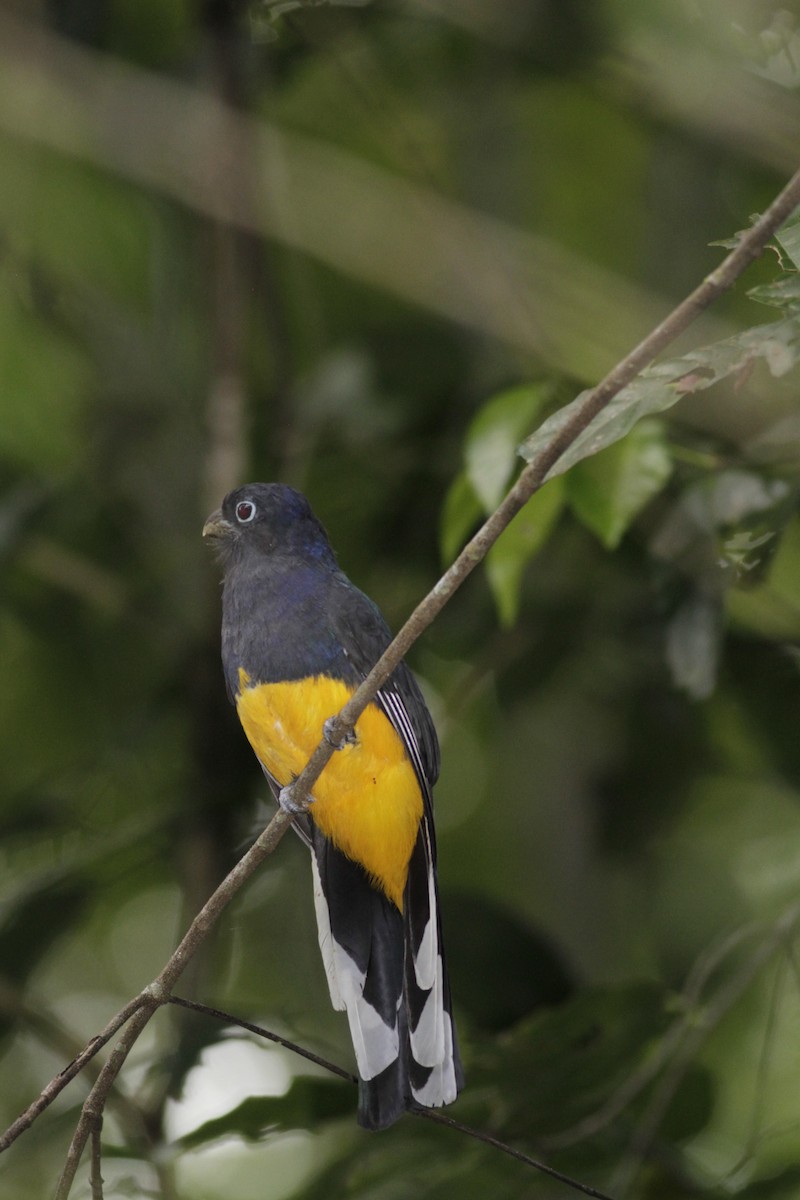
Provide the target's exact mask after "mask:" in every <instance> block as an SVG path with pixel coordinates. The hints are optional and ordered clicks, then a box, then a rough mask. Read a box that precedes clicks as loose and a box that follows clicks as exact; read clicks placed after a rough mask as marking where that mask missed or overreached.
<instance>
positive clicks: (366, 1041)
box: [203, 483, 463, 1129]
mask: <svg viewBox="0 0 800 1200" xmlns="http://www.w3.org/2000/svg"><path fill="white" fill-rule="evenodd" d="M203 536H204V537H205V538H208V539H210V540H211V541H212V542H213V544H214V545H215V547H217V548H218V550H219V552H220V557H221V560H222V563H223V568H224V584H223V593H222V660H223V667H224V672H225V680H226V683H227V687H228V692H229V695H230V697H231V699H232V701H233V703H234V704H235V705H236V710H237V712H238V715H239V719H240V721H241V723H242V727H243V729H244V732H245V734H246V735H247V738H248V740H249V742H250V745H251V746H252V748H253V750H254V751H255V753H256V756H257V758H258V760H259V762H260V764H261V766H262V768H263V771H264V774H265V775H266V777H267V781H268V783H269V786H270V788H271V790H272V792H273V794H274V795H275V797H276V799H277V800H278V802H279V803H281V802H283V804H284V806H285V807H287V808H288V809H289V811H291V812H292V814H293V820H294V827H295V829H296V830H297V832H298V833H299V834H300V836H301V837H302V838H303V839H304V841H305V842H306V843H307V844H308V846H309V847H310V849H311V851H312V854H311V861H312V868H313V882H314V901H315V907H316V916H317V925H318V930H319V944H320V949H321V951H322V958H323V962H324V965H325V972H326V975H327V979H328V986H329V988H330V994H331V1000H332V1002H333V1005H334V1007H335V1008H337V1009H344V1010H345V1011H346V1012H347V1017H348V1021H349V1025H350V1033H351V1036H352V1040H353V1047H354V1050H355V1057H356V1063H357V1066H358V1074H359V1078H360V1087H359V1106H358V1120H359V1123H360V1124H361V1125H363V1126H364V1127H365V1128H367V1129H383V1128H385V1127H386V1126H387V1125H390V1124H391V1123H392V1122H393V1121H395V1120H397V1118H398V1117H399V1116H400V1115H401V1114H402V1113H403V1112H404V1111H405V1110H406V1109H408V1108H414V1107H416V1106H420V1105H421V1106H425V1107H428V1106H436V1105H442V1104H449V1103H450V1102H451V1101H452V1100H454V1099H455V1098H456V1095H457V1094H458V1092H459V1090H460V1088H461V1087H462V1085H463V1074H462V1069H461V1063H460V1059H459V1053H458V1045H457V1041H456V1033H455V1027H454V1024H453V1016H452V1011H451V1003H450V986H449V982H448V977H447V971H446V967H445V959H444V950H443V946H442V931H441V923H440V919H439V905H438V895H437V883H436V843H435V838H434V828H433V808H432V798H431V790H432V788H433V785H434V783H435V782H436V778H437V775H438V772H439V745H438V741H437V738H436V732H435V730H434V727H433V722H432V720H431V717H430V713H429V712H428V709H427V707H426V705H425V701H424V700H423V698H422V694H421V692H420V689H419V686H418V684H417V682H416V680H415V679H414V676H413V675H412V674H411V672H410V670H409V669H408V667H406V665H405V664H404V663H401V664H400V666H399V667H397V668H396V670H395V671H394V672H393V674H392V675H391V676H390V677H389V679H388V680H387V682H386V683H385V684H384V685H383V687H382V688H381V689H380V690H379V692H378V693H377V695H376V697H375V700H374V701H373V702H372V703H370V704H369V705H368V706H367V708H366V709H365V710H364V712H363V713H362V715H361V717H360V718H359V719H358V721H357V723H356V726H355V729H354V731H353V733H352V735H351V736H350V737H349V738H348V739H346V740H345V741H344V742H343V743H342V744H341V745H340V746H339V748H337V749H336V750H335V751H334V753H333V755H332V757H331V759H330V761H329V762H328V764H327V766H326V767H325V770H324V771H323V773H322V774H321V775H320V777H319V779H318V780H317V782H316V783H315V785H314V787H313V789H312V795H311V797H310V804H309V806H308V809H307V810H305V811H303V812H298V811H297V806H296V805H292V802H291V800H290V796H289V793H288V792H284V791H283V789H285V788H287V787H288V785H290V784H291V783H292V782H293V780H294V779H295V778H296V777H297V776H298V775H299V774H300V772H301V771H302V769H303V767H304V766H305V764H306V762H307V761H308V759H309V758H310V756H311V754H312V752H313V751H314V749H315V748H316V746H317V744H318V743H319V741H320V739H321V738H322V737H323V735H324V734H325V733H326V723H327V722H328V721H329V719H330V718H331V717H333V716H335V714H336V713H338V711H339V710H340V709H341V708H342V706H343V705H344V704H345V703H346V701H347V700H348V698H349V697H350V696H351V695H352V693H353V692H354V691H355V689H356V688H357V687H358V685H359V684H360V683H361V681H362V680H363V679H364V677H365V676H366V675H367V674H368V672H369V671H370V669H371V668H372V666H373V665H374V664H375V662H376V661H377V659H378V658H379V657H380V655H381V654H382V652H383V651H384V650H385V649H386V647H387V646H388V644H389V642H390V640H391V635H390V633H389V629H388V627H387V625H386V623H385V621H384V619H383V617H382V616H381V614H380V612H379V610H378V608H377V606H376V605H375V604H374V603H373V602H372V601H371V600H370V599H368V598H367V596H365V595H364V593H363V592H361V591H359V589H358V588H357V587H355V585H354V584H353V583H351V582H350V580H349V579H348V578H347V576H346V575H345V574H344V572H343V571H342V570H341V569H340V568H339V565H338V563H337V561H336V557H335V555H334V553H333V550H332V549H331V545H330V542H329V540H328V536H327V534H326V532H325V530H324V528H323V527H322V525H321V524H320V522H319V521H318V520H317V518H316V516H315V515H314V513H313V512H312V510H311V507H310V506H309V503H308V501H307V500H306V499H305V497H304V496H302V495H301V494H300V493H299V492H297V491H295V490H294V489H293V488H291V487H288V486H286V485H284V484H280V483H253V484H248V485H246V486H244V487H240V488H237V489H236V490H235V491H233V492H231V493H230V494H229V495H228V496H226V497H225V499H224V501H223V503H222V507H221V508H220V509H218V510H217V511H216V512H214V513H212V514H211V516H210V517H209V518H208V521H207V522H206V524H205V527H204V529H203ZM282 793H283V794H282Z"/></svg>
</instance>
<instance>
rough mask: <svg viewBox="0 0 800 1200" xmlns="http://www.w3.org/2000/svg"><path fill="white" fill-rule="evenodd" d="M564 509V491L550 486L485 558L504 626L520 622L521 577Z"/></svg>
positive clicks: (528, 504) (507, 530)
mask: <svg viewBox="0 0 800 1200" xmlns="http://www.w3.org/2000/svg"><path fill="white" fill-rule="evenodd" d="M563 506H564V488H563V486H561V484H560V483H555V485H554V484H553V483H549V484H548V485H547V487H544V488H542V490H541V491H540V492H537V493H536V495H534V496H532V497H531V499H530V500H529V501H528V503H527V504H526V505H525V507H524V508H523V509H522V510H521V511H520V512H518V513H517V515H516V516H515V517H514V519H513V521H512V522H511V523H510V525H509V526H508V527H507V528H506V529H505V530H504V531H503V533H502V534H501V535H500V537H499V539H498V540H497V541H496V542H495V544H494V545H493V546H492V548H491V550H490V551H489V553H488V554H487V556H486V574H487V576H488V578H489V585H490V587H491V589H492V593H493V595H494V599H495V603H496V605H497V610H498V614H499V617H500V622H501V624H502V625H513V623H514V621H515V620H516V619H517V613H518V611H519V602H520V589H521V586H522V576H523V573H524V571H525V568H526V567H527V565H528V563H529V562H530V560H531V559H532V558H533V556H534V555H535V554H536V552H537V551H538V550H540V549H541V547H542V546H543V545H544V543H545V542H546V541H547V538H548V537H549V535H550V533H551V531H552V529H553V526H554V525H555V522H556V520H557V519H558V516H559V513H560V512H561V509H562V508H563Z"/></svg>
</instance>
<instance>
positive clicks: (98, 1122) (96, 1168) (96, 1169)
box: [91, 1116, 103, 1200]
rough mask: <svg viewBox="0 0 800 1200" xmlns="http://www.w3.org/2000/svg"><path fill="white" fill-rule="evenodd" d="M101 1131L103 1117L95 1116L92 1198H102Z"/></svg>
mask: <svg viewBox="0 0 800 1200" xmlns="http://www.w3.org/2000/svg"><path fill="white" fill-rule="evenodd" d="M102 1131H103V1118H102V1116H97V1118H96V1119H95V1122H94V1125H93V1126H92V1171H91V1185H92V1200H103V1155H102V1151H101V1146H100V1134H101V1133H102Z"/></svg>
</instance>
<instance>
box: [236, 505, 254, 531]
mask: <svg viewBox="0 0 800 1200" xmlns="http://www.w3.org/2000/svg"><path fill="white" fill-rule="evenodd" d="M255 515H256V506H255V504H253V501H252V500H240V501H239V503H238V504H237V505H236V520H237V521H238V522H239V524H240V525H247V524H248V522H249V521H252V520H253V518H254V517H255Z"/></svg>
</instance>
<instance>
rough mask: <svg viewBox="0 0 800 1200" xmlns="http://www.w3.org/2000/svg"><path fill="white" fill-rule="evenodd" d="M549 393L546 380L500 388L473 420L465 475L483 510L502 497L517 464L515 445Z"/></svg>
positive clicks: (491, 507) (465, 453) (487, 510)
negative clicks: (541, 382) (498, 392)
mask: <svg viewBox="0 0 800 1200" xmlns="http://www.w3.org/2000/svg"><path fill="white" fill-rule="evenodd" d="M550 394H551V388H550V385H549V384H526V385H525V386H523V387H518V388H512V389H511V390H510V391H507V392H501V393H500V395H499V396H495V397H494V398H493V399H492V400H490V401H489V403H488V404H486V405H484V407H483V408H482V409H481V411H480V412H479V413H478V415H477V416H476V417H475V419H474V420H473V422H472V424H471V425H470V427H469V431H468V433H467V440H466V445H465V448H464V456H465V459H466V468H467V478H468V479H469V482H470V483H471V485H472V487H473V489H474V491H475V494H476V495H477V497H478V499H479V500H480V501H481V503H482V504H483V507H484V509H485V510H486V512H487V513H490V512H491V511H492V510H493V509H495V508H496V507H497V505H498V504H499V503H500V501H501V500H502V498H503V494H504V492H505V490H506V487H507V485H508V482H509V480H510V478H511V475H512V473H513V471H514V469H515V467H516V465H517V445H518V443H519V439H520V438H521V437H523V436H524V434H525V433H526V431H527V430H529V429H530V428H531V425H532V423H533V421H534V419H535V417H536V415H537V413H539V412H540V411H541V409H542V406H543V405H544V404H545V402H546V400H547V398H548V397H549V395H550Z"/></svg>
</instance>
